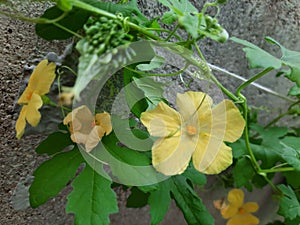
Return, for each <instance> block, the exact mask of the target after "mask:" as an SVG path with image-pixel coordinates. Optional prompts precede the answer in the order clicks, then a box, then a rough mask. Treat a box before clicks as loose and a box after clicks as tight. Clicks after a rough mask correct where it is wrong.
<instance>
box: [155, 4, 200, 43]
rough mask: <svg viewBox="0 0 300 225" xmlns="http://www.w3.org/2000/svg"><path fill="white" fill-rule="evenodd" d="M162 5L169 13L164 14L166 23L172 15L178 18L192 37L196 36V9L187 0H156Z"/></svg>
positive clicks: (197, 22) (197, 23) (170, 19)
mask: <svg viewBox="0 0 300 225" xmlns="http://www.w3.org/2000/svg"><path fill="white" fill-rule="evenodd" d="M158 1H159V2H160V3H162V4H163V5H165V6H167V7H168V8H169V9H170V10H171V13H168V14H167V15H166V16H164V21H167V22H168V23H169V22H171V21H172V20H173V18H172V17H173V16H172V12H173V15H174V16H176V17H177V18H178V22H179V24H180V25H182V26H183V27H184V28H185V29H186V31H187V32H188V33H190V34H191V35H192V37H193V38H197V37H198V26H199V19H198V13H199V12H198V10H197V9H196V8H195V7H194V6H193V5H192V4H191V3H190V2H189V1H188V0H172V1H171V0H158Z"/></svg>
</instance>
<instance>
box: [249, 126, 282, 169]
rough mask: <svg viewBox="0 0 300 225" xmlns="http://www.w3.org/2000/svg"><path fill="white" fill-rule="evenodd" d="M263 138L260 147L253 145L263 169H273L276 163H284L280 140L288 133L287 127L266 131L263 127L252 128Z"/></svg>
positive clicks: (272, 128)
mask: <svg viewBox="0 0 300 225" xmlns="http://www.w3.org/2000/svg"><path fill="white" fill-rule="evenodd" d="M252 129H253V130H256V131H257V132H258V133H259V134H260V135H261V138H262V142H261V144H260V145H254V144H253V145H251V147H252V149H253V152H254V154H255V156H256V157H257V158H258V159H260V160H262V164H261V167H262V168H271V167H273V166H274V165H275V164H276V162H280V161H282V157H281V154H280V152H281V146H280V139H281V137H283V136H285V135H286V134H287V132H288V129H287V127H271V128H269V129H264V128H263V127H261V126H258V125H257V126H252Z"/></svg>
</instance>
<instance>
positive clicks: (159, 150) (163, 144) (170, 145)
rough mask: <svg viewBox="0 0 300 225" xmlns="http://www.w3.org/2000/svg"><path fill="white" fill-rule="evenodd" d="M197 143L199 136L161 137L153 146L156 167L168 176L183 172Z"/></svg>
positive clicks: (153, 161) (153, 159)
mask: <svg viewBox="0 0 300 225" xmlns="http://www.w3.org/2000/svg"><path fill="white" fill-rule="evenodd" d="M196 143H197V136H187V135H181V136H171V137H168V138H160V139H159V140H157V141H156V142H155V143H154V145H153V146H152V164H153V166H154V168H155V169H156V170H157V171H159V172H161V173H163V174H165V175H167V176H171V175H176V174H181V173H183V172H184V170H185V169H186V167H187V166H188V164H189V162H190V159H191V155H192V153H193V152H194V150H195V147H196Z"/></svg>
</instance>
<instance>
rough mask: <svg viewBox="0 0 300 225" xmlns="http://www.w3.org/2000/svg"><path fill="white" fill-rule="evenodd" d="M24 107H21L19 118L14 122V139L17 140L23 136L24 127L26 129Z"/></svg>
mask: <svg viewBox="0 0 300 225" xmlns="http://www.w3.org/2000/svg"><path fill="white" fill-rule="evenodd" d="M26 109H27V108H26V106H23V107H22V109H21V111H20V114H19V118H18V120H17V122H16V127H15V128H16V133H17V134H16V137H17V138H18V139H20V138H21V137H22V136H23V134H24V131H25V127H26V119H25V117H26Z"/></svg>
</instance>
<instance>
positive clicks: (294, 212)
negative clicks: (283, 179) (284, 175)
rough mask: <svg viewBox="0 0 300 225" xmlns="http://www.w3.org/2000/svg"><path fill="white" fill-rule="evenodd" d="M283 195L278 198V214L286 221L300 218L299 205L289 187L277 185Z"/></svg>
mask: <svg viewBox="0 0 300 225" xmlns="http://www.w3.org/2000/svg"><path fill="white" fill-rule="evenodd" d="M278 188H279V190H280V191H281V192H282V193H283V195H282V196H281V198H280V205H279V210H278V214H279V215H281V216H283V217H284V218H286V219H289V220H293V219H295V218H297V217H299V216H300V204H299V201H298V199H297V196H296V195H295V193H294V191H293V190H292V188H291V187H289V186H286V185H284V184H280V185H278Z"/></svg>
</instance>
